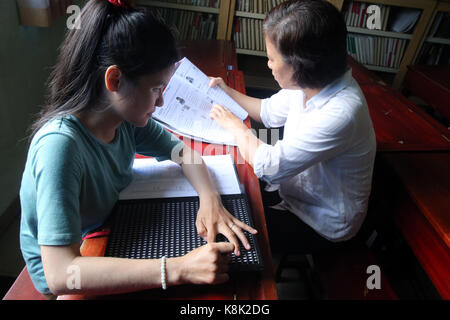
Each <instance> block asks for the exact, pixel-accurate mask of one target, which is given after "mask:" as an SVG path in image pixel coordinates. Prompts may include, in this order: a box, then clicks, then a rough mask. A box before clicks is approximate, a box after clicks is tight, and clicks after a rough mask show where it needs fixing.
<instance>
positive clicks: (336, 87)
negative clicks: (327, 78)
mask: <svg viewBox="0 0 450 320" xmlns="http://www.w3.org/2000/svg"><path fill="white" fill-rule="evenodd" d="M351 81H352V69H350V68H349V69H348V70H347V71H346V72H345V73H344V74H343V75H342V76H341V77H339V78H338V79H336V80H334V81H333V82H332V83H330V84H329V85H327V86H325V87H324V88H323V89H322V90H320V91H319V93H318V94H316V95H315V96H314V97H312V98H311V99H309V100H308V101H307V102H306V108H307V109H309V108H311V107H315V108H321V107H323V106H324V105H325V104H326V103H327V102H328V101H329V100H330V99H331V98H332V97H333V96H335V95H336V94H337V93H338V92H339V91H341V90H342V89H344V88H345V87H347V86H348V85H349V84H350V82H351Z"/></svg>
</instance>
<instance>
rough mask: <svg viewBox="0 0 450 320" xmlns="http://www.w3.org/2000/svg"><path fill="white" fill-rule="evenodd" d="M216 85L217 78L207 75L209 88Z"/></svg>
mask: <svg viewBox="0 0 450 320" xmlns="http://www.w3.org/2000/svg"><path fill="white" fill-rule="evenodd" d="M216 85H217V79H216V78H213V77H209V86H210V87H211V88H213V87H215V86H216Z"/></svg>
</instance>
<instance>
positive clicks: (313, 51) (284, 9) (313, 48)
mask: <svg viewBox="0 0 450 320" xmlns="http://www.w3.org/2000/svg"><path fill="white" fill-rule="evenodd" d="M263 30H264V35H265V36H266V37H268V38H269V40H270V41H271V42H272V43H273V44H274V45H275V47H276V48H277V50H278V52H279V53H280V54H281V56H282V57H283V59H284V61H285V62H286V63H287V64H289V65H291V66H292V67H293V68H294V75H293V80H294V81H295V82H296V83H297V84H298V85H299V86H300V87H302V88H311V89H317V88H323V87H325V86H326V85H328V84H330V83H331V82H333V81H334V80H335V79H337V78H339V77H340V76H341V75H342V74H343V73H344V72H345V71H346V69H347V48H346V38H347V27H346V25H345V21H344V18H343V17H342V15H341V13H340V12H339V11H338V10H337V9H336V7H335V6H334V5H332V4H331V3H329V2H328V1H325V0H291V1H285V2H282V3H281V4H280V5H278V6H277V7H275V8H273V9H272V10H271V11H270V12H269V13H268V14H267V16H266V18H265V20H264V24H263Z"/></svg>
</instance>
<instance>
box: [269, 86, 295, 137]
mask: <svg viewBox="0 0 450 320" xmlns="http://www.w3.org/2000/svg"><path fill="white" fill-rule="evenodd" d="M291 91H292V90H284V89H283V90H280V91H278V92H277V93H276V94H274V95H273V96H271V97H270V98H267V99H263V100H262V101H261V113H260V116H261V120H262V122H263V124H264V125H265V126H266V128H279V127H282V126H283V125H284V124H285V123H286V119H287V116H288V113H289V108H290V105H291V104H292V102H291V101H290V100H291V98H292V97H291V96H292V94H293V92H291ZM299 92H301V91H299Z"/></svg>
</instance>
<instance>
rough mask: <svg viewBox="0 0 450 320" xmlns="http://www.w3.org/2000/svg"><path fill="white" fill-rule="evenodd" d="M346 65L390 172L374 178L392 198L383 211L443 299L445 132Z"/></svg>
mask: <svg viewBox="0 0 450 320" xmlns="http://www.w3.org/2000/svg"><path fill="white" fill-rule="evenodd" d="M349 65H350V66H351V67H352V69H353V76H354V78H355V79H356V80H357V81H358V82H359V84H360V86H361V89H362V91H363V92H364V95H365V96H366V100H367V103H368V105H369V111H370V115H371V118H372V121H373V125H374V128H375V132H376V136H377V143H378V146H377V147H378V148H377V149H378V156H379V157H380V158H381V159H380V160H381V162H382V163H386V164H387V168H386V169H387V170H391V169H392V171H393V175H389V176H388V177H384V174H385V172H383V173H381V174H380V175H379V176H374V179H375V180H377V179H379V178H380V179H382V180H383V183H382V186H381V188H382V189H384V192H386V193H382V195H383V196H386V198H388V196H392V198H393V199H394V200H393V201H392V203H391V204H390V207H389V208H388V210H389V211H390V213H391V214H392V215H393V218H394V221H395V224H396V225H397V226H398V228H399V229H400V231H401V232H402V234H403V237H404V239H405V240H406V242H407V243H408V245H409V246H410V247H411V249H412V251H413V252H414V254H415V256H416V258H417V260H418V261H419V262H420V264H421V265H422V267H423V269H424V270H425V272H426V273H427V274H428V276H429V278H430V280H431V281H432V283H433V284H434V286H435V288H436V290H437V291H438V292H439V294H440V295H441V297H442V298H444V299H449V298H450V268H449V265H450V216H449V212H450V166H449V164H450V153H449V152H448V150H449V144H450V133H449V130H448V129H447V128H446V127H444V126H443V125H441V124H440V123H439V122H437V121H436V120H435V119H433V118H431V117H430V116H429V115H428V114H426V113H425V112H423V111H422V110H421V109H420V108H418V107H417V106H415V105H414V104H413V103H411V102H410V101H409V100H408V99H406V98H405V97H404V96H403V95H401V94H400V93H399V92H398V91H396V90H394V89H393V88H391V87H389V86H387V85H385V84H383V83H382V82H380V81H379V78H377V77H375V76H373V74H372V73H371V72H370V71H369V70H367V69H366V68H364V67H363V66H362V65H360V64H359V63H357V62H355V61H354V60H353V61H352V60H351V59H350V60H349ZM448 79H450V78H448ZM448 79H447V81H448ZM447 101H448V100H447ZM388 151H389V152H388ZM390 151H396V152H390ZM398 151H406V152H398ZM417 151H427V152H417ZM431 151H432V152H431ZM394 194H395V196H394Z"/></svg>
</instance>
